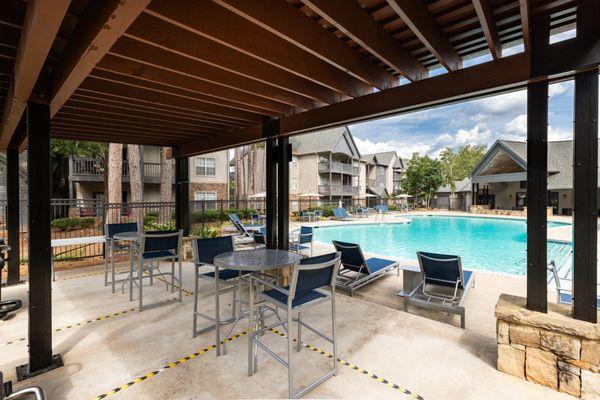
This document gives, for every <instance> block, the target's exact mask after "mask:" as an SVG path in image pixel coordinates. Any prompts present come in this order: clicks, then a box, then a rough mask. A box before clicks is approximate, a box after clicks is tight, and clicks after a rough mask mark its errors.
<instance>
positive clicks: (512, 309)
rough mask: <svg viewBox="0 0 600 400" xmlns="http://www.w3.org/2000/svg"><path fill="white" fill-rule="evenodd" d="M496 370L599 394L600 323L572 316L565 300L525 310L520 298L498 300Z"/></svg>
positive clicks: (581, 393)
mask: <svg viewBox="0 0 600 400" xmlns="http://www.w3.org/2000/svg"><path fill="white" fill-rule="evenodd" d="M495 315H496V318H497V339H498V369H499V370H500V371H502V372H506V373H508V374H510V375H513V376H516V377H518V378H522V379H527V380H528V381H531V382H534V383H537V384H540V385H544V386H547V387H550V388H552V389H554V390H559V391H561V392H565V393H568V394H570V395H573V396H576V397H581V398H582V399H586V400H587V399H600V325H598V324H591V323H588V322H583V321H578V320H575V319H573V318H572V317H571V309H570V307H568V306H565V305H558V304H549V306H548V313H547V314H544V313H539V312H535V311H530V310H527V308H526V299H525V298H523V297H517V296H511V295H507V294H502V295H500V299H499V300H498V303H497V304H496V311H495Z"/></svg>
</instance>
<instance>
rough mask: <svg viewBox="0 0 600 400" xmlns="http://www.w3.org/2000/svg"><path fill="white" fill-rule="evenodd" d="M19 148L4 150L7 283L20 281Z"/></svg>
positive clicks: (11, 283)
mask: <svg viewBox="0 0 600 400" xmlns="http://www.w3.org/2000/svg"><path fill="white" fill-rule="evenodd" d="M19 192H20V190H19V150H18V149H16V148H9V149H7V150H6V200H7V201H6V230H7V236H8V238H7V239H8V241H7V244H8V245H9V246H10V247H11V250H10V251H9V252H8V276H7V279H6V284H7V285H15V284H17V283H19V282H20V280H21V278H20V271H19V268H20V264H21V243H20V242H21V241H20V236H19V226H20V223H21V222H20V210H19V201H20V199H19Z"/></svg>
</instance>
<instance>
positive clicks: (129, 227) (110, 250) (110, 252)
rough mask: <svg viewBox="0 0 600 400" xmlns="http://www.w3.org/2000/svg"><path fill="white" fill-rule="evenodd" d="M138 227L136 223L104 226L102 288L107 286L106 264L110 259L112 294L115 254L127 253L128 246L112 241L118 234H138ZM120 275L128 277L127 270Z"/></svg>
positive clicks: (113, 288)
mask: <svg viewBox="0 0 600 400" xmlns="http://www.w3.org/2000/svg"><path fill="white" fill-rule="evenodd" d="M139 230H140V226H139V224H138V223H137V222H126V223H122V224H106V225H105V226H104V237H105V244H104V286H107V285H108V262H109V259H110V265H111V267H110V269H111V280H110V283H111V285H112V292H113V293H115V283H116V281H115V275H117V273H116V272H115V253H116V252H119V251H125V250H127V251H129V244H126V245H122V244H121V243H120V242H119V241H118V240H115V239H114V236H115V235H116V234H119V233H125V232H139ZM121 274H127V275H128V276H129V270H127V271H126V272H121Z"/></svg>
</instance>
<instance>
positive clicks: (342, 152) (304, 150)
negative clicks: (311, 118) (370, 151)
mask: <svg viewBox="0 0 600 400" xmlns="http://www.w3.org/2000/svg"><path fill="white" fill-rule="evenodd" d="M290 143H291V144H292V165H291V168H290V198H292V199H294V198H297V196H299V195H301V194H306V193H318V194H319V195H321V198H322V199H329V200H341V199H351V198H353V197H358V196H359V195H360V193H361V189H360V179H359V175H360V153H359V151H358V148H357V147H356V143H355V142H354V139H353V137H352V134H351V133H350V130H349V129H348V128H347V127H342V128H334V129H328V130H324V131H320V132H316V133H312V134H308V135H302V136H297V137H293V138H291V139H290Z"/></svg>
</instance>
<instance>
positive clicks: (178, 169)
mask: <svg viewBox="0 0 600 400" xmlns="http://www.w3.org/2000/svg"><path fill="white" fill-rule="evenodd" d="M175 186H176V190H175V221H176V224H177V229H183V235H184V236H187V235H189V234H190V162H189V158H188V157H179V158H177V159H176V161H175Z"/></svg>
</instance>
